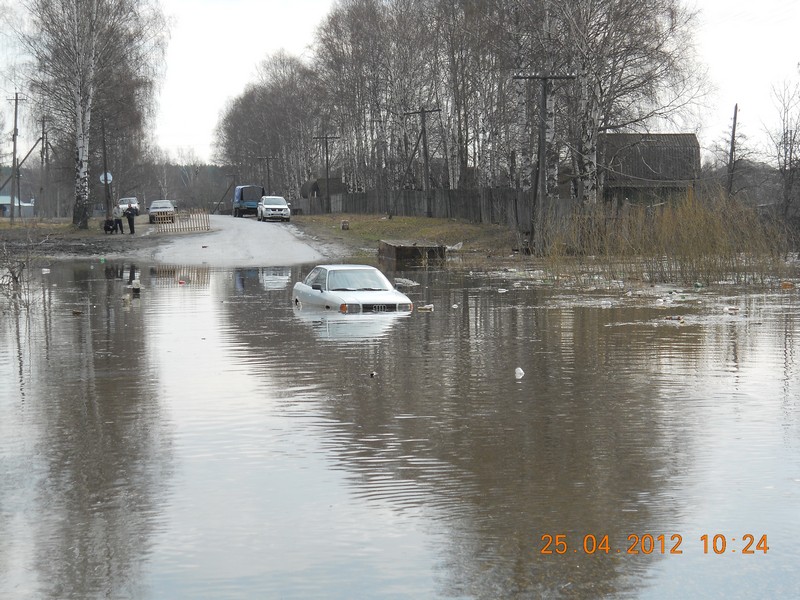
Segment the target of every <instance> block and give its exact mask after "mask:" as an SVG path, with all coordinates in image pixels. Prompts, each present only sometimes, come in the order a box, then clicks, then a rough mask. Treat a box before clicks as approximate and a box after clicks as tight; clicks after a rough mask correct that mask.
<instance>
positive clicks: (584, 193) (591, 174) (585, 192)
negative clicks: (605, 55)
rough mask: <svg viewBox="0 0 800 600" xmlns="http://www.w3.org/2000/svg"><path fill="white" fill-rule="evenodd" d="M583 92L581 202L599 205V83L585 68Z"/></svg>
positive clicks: (580, 163)
mask: <svg viewBox="0 0 800 600" xmlns="http://www.w3.org/2000/svg"><path fill="white" fill-rule="evenodd" d="M578 79H579V81H580V90H581V140H580V155H579V159H578V166H579V169H580V173H579V177H580V181H581V200H582V201H583V203H584V204H597V121H598V112H599V111H598V89H597V88H598V82H597V79H596V78H595V77H594V76H593V75H592V74H591V73H589V72H588V69H586V68H585V67H584V68H583V69H581V73H580V74H579V75H578Z"/></svg>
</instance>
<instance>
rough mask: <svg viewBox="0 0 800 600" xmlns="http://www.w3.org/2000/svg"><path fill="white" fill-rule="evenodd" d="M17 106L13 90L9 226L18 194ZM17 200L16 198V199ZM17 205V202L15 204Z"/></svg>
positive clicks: (17, 100)
mask: <svg viewBox="0 0 800 600" xmlns="http://www.w3.org/2000/svg"><path fill="white" fill-rule="evenodd" d="M18 108H19V92H14V131H13V132H12V134H11V139H12V146H13V149H12V150H11V152H12V157H11V202H9V205H8V210H9V215H10V217H11V221H10V223H11V227H13V226H14V203H15V198H16V196H18V195H19V166H18V165H17V133H18V131H17V110H18ZM17 202H18V200H17ZM17 206H18V207H19V204H17ZM19 210H20V217H22V208H21V207H19Z"/></svg>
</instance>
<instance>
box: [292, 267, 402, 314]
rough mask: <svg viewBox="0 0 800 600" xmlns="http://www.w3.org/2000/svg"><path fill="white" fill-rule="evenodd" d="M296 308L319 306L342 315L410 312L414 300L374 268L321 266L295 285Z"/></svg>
mask: <svg viewBox="0 0 800 600" xmlns="http://www.w3.org/2000/svg"><path fill="white" fill-rule="evenodd" d="M292 300H293V302H294V306H295V308H297V309H305V308H309V309H317V310H322V311H332V312H336V313H341V314H365V313H410V312H411V311H412V310H414V304H413V302H411V300H410V299H409V298H408V296H406V295H405V294H403V293H402V292H399V291H397V290H396V289H395V288H394V286H393V285H392V283H391V282H390V281H389V280H388V279H387V278H386V276H385V275H384V274H383V273H381V272H380V271H379V270H378V269H376V268H375V267H370V266H368V265H319V266H317V267H314V268H313V269H312V270H311V272H310V273H309V274H308V275H306V278H305V279H304V280H303V281H298V282H297V283H295V284H294V289H293V291H292Z"/></svg>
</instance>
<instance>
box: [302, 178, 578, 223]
mask: <svg viewBox="0 0 800 600" xmlns="http://www.w3.org/2000/svg"><path fill="white" fill-rule="evenodd" d="M533 194H534V192H533V190H528V191H522V190H519V191H518V190H514V189H506V188H503V189H500V188H483V189H466V190H464V189H459V190H441V189H437V190H431V191H430V192H429V193H426V192H424V191H422V190H401V191H379V190H372V191H368V192H360V193H351V194H334V195H332V196H331V197H330V201H329V202H328V201H327V200H326V199H325V198H321V197H316V198H301V199H300V200H295V201H294V202H293V203H292V210H293V211H295V212H297V213H299V214H312V215H313V214H323V213H346V214H390V215H397V216H415V217H424V216H426V215H428V214H430V216H432V217H438V218H444V219H462V220H465V221H469V222H471V223H491V224H498V225H505V226H507V227H510V228H512V229H517V230H518V231H520V232H528V231H530V223H531V218H532V212H531V211H532V204H533V198H534V196H533ZM572 208H573V201H571V200H558V201H556V202H547V201H545V202H544V203H543V206H542V214H546V215H548V216H549V218H551V219H552V218H565V217H567V216H568V215H569V214H571V212H572Z"/></svg>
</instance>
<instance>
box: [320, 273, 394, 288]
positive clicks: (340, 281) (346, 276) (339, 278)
mask: <svg viewBox="0 0 800 600" xmlns="http://www.w3.org/2000/svg"><path fill="white" fill-rule="evenodd" d="M328 289H329V290H331V291H345V290H347V291H355V290H366V291H380V290H388V289H389V285H388V284H387V282H386V280H385V279H384V278H383V277H382V276H381V275H380V273H379V272H378V271H373V270H371V269H347V270H345V269H342V270H336V271H331V272H330V273H328Z"/></svg>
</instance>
